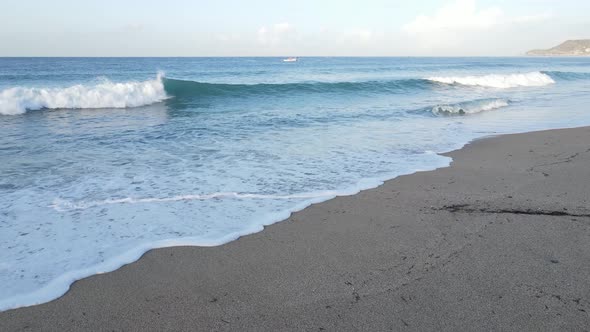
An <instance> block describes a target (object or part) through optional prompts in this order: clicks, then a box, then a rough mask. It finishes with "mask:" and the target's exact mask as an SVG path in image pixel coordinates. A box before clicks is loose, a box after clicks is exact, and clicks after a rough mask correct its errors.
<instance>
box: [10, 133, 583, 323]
mask: <svg viewBox="0 0 590 332" xmlns="http://www.w3.org/2000/svg"><path fill="white" fill-rule="evenodd" d="M588 141H590V128H589V127H584V128H576V129H562V130H550V131H543V132H533V133H525V134H515V135H505V136H500V137H495V138H489V139H483V140H478V141H476V142H474V143H472V144H470V145H468V146H467V147H465V148H463V149H461V150H458V151H454V152H451V153H450V154H449V155H450V156H451V157H452V158H453V160H454V161H453V164H452V166H451V167H448V168H443V169H439V170H436V171H431V172H422V173H417V174H413V175H408V176H402V177H399V178H396V179H394V180H392V181H388V182H386V183H385V184H384V185H382V186H380V187H378V188H376V189H372V190H367V191H363V192H361V193H359V194H358V195H354V196H348V197H339V198H335V199H332V200H330V201H327V202H324V203H320V204H316V205H313V206H311V207H309V208H307V209H305V210H303V211H301V212H298V213H295V214H294V215H293V216H291V217H290V218H289V219H287V220H286V221H285V222H281V223H278V224H276V225H273V226H270V227H268V228H267V229H265V230H264V231H263V232H260V233H256V234H253V235H249V236H246V237H243V238H240V239H239V240H237V241H233V242H230V243H228V244H226V245H223V246H219V247H212V248H194V247H185V248H166V249H158V250H153V251H150V252H149V253H147V254H146V255H144V257H143V258H141V259H140V260H139V261H138V262H136V263H133V264H130V265H127V266H125V267H123V268H121V269H119V270H117V271H115V272H113V273H108V274H104V275H98V276H93V277H91V278H87V279H84V280H82V281H80V282H77V283H75V284H74V285H73V287H72V290H71V291H70V292H68V293H67V294H66V295H65V296H63V297H61V298H60V299H58V300H56V301H52V302H50V303H47V304H44V305H40V306H35V307H29V308H21V309H17V310H11V311H7V312H3V313H0V327H1V328H2V330H17V329H20V328H22V327H23V326H25V325H27V326H29V327H32V328H41V327H43V328H49V327H51V328H55V329H61V330H74V329H97V328H99V327H100V328H110V327H112V328H119V329H121V328H123V329H125V328H126V327H128V328H142V327H143V328H146V329H161V328H166V326H168V328H174V329H185V328H188V327H189V326H199V327H200V328H203V329H228V328H231V329H280V328H296V329H313V328H319V327H322V328H324V329H326V328H327V329H346V328H353V326H359V325H358V324H362V326H364V327H365V328H368V329H373V330H379V329H383V328H385V327H387V326H390V327H394V328H404V327H407V326H410V327H412V328H414V329H422V330H423V329H433V328H438V329H439V330H440V329H442V330H453V329H457V328H461V327H463V328H465V327H469V328H470V329H483V328H492V329H580V328H582V327H583V326H587V324H588V323H589V318H588V316H587V314H586V313H584V311H583V310H587V309H589V308H588V307H589V306H590V302H588V301H587V300H586V299H585V297H584V294H585V293H587V292H588V291H589V289H588V284H587V282H585V281H586V280H587V279H588V277H590V270H589V268H588V267H589V266H590V264H588V263H589V262H588V261H587V259H588V257H590V256H589V255H588V253H590V246H589V245H588V243H589V242H588V241H587V239H588V236H590V234H588V228H587V227H584V225H585V222H586V220H587V219H588V215H590V212H589V211H587V210H586V207H587V206H588V205H587V202H586V200H587V197H588V192H587V188H588V187H589V186H588V185H587V184H586V183H585V182H584V181H583V179H588V178H590V177H589V176H588V174H587V172H588V170H587V167H586V165H587V163H588V162H589V161H590V159H589V158H590V154H589V153H588V149H587V142H588ZM556 156H557V157H556ZM527 211H529V212H527ZM554 211H560V213H559V214H557V213H553V212H554ZM521 212H522V213H521ZM544 294H547V295H544ZM556 296H558V299H559V300H555V299H556V298H557V297H556ZM516 308H518V310H517V309H516ZM580 309H581V310H580ZM547 310H549V311H550V312H551V313H554V314H556V313H559V315H548V314H547ZM256 313H265V314H264V316H260V315H258V314H256ZM107 317H108V319H107ZM453 317H463V319H460V320H457V319H454V318H453Z"/></svg>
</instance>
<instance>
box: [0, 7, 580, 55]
mask: <svg viewBox="0 0 590 332" xmlns="http://www.w3.org/2000/svg"><path fill="white" fill-rule="evenodd" d="M573 38H590V1H588V0H584V1H581V0H578V1H575V0H561V1H555V0H535V1H533V0H521V1H508V0H497V1H492V0H449V1H444V0H443V1H419V2H418V1H411V2H410V1H398V0H389V1H386V0H363V1H346V0H339V1H336V0H324V1H322V0H295V1H277V0H253V1H238V0H217V1H189V0H168V1H152V0H143V1H139V0H127V1H121V0H119V1H115V0H100V1H98V0H85V1H72V0H53V1H46V0H20V1H9V0H0V40H1V41H2V42H1V43H0V56H254V55H260V56H267V55H299V56H304V55H367V56H371V55H375V56H382V55H392V56H394V55H401V56H405V55H420V56H436V55H520V54H522V53H523V52H525V51H526V50H528V49H531V48H541V47H550V46H553V45H554V44H556V43H558V42H561V41H562V40H565V39H573Z"/></svg>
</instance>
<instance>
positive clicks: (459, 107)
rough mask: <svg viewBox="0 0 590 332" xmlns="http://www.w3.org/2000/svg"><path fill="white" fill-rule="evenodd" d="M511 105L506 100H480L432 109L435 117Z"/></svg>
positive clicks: (465, 113) (477, 111)
mask: <svg viewBox="0 0 590 332" xmlns="http://www.w3.org/2000/svg"><path fill="white" fill-rule="evenodd" d="M508 105H510V101H509V100H506V99H480V100H474V101H469V102H464V103H458V104H451V105H437V106H435V107H433V108H432V113H433V114H434V115H467V114H474V113H479V112H484V111H491V110H495V109H498V108H502V107H506V106H508Z"/></svg>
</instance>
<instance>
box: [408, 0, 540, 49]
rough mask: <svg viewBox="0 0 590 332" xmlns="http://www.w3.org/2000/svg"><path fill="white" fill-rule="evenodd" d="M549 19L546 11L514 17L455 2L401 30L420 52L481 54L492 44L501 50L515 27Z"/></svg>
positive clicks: (471, 0) (468, 1) (470, 0)
mask: <svg viewBox="0 0 590 332" xmlns="http://www.w3.org/2000/svg"><path fill="white" fill-rule="evenodd" d="M551 18H552V14H551V13H548V12H544V13H539V14H529V15H523V16H514V15H509V14H507V13H505V12H504V11H503V10H502V9H501V8H499V7H485V8H480V7H478V5H477V1H476V0H454V1H451V2H447V3H446V4H445V5H444V6H443V7H441V8H439V9H438V10H437V11H436V12H434V13H433V14H430V15H420V16H418V17H416V18H415V19H414V20H413V21H411V22H409V23H408V24H406V25H404V26H403V28H402V31H403V32H404V33H405V35H406V37H409V38H410V39H409V42H411V43H412V44H413V45H415V46H416V47H417V48H418V49H421V50H422V51H440V52H442V53H444V54H455V53H457V52H458V51H461V50H462V51H470V52H474V51H475V50H476V48H479V49H481V51H484V50H483V49H485V51H484V52H490V51H494V50H492V49H488V48H490V47H491V46H490V45H495V46H494V47H495V49H501V48H502V47H503V43H502V42H504V43H507V42H508V41H510V40H512V39H514V38H512V35H513V34H514V33H517V34H518V31H520V29H519V28H518V26H522V25H532V24H541V23H542V21H545V20H548V19H551Z"/></svg>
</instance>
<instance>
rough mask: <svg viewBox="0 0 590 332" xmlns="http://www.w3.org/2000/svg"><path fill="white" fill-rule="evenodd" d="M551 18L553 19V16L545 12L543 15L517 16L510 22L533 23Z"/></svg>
mask: <svg viewBox="0 0 590 332" xmlns="http://www.w3.org/2000/svg"><path fill="white" fill-rule="evenodd" d="M551 18H553V14H551V13H549V12H545V13H540V14H534V15H524V16H518V17H515V18H514V19H512V22H514V23H533V22H540V21H546V20H549V19H551Z"/></svg>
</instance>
